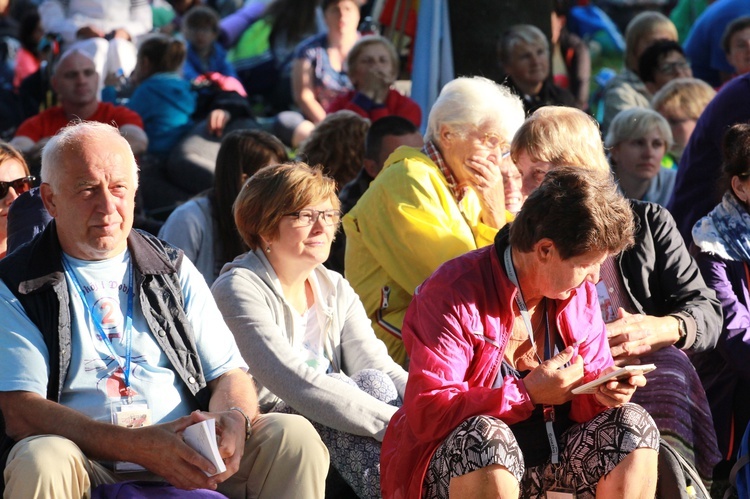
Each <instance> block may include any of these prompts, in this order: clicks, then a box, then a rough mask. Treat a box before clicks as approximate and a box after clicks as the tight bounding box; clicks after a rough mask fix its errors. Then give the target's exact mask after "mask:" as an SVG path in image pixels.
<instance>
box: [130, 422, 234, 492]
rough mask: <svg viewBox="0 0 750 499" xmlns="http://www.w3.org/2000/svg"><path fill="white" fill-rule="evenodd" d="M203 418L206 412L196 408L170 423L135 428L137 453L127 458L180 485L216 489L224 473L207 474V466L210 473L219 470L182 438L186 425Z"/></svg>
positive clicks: (188, 488) (183, 487)
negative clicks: (202, 412) (209, 475)
mask: <svg viewBox="0 0 750 499" xmlns="http://www.w3.org/2000/svg"><path fill="white" fill-rule="evenodd" d="M235 412H236V411H235ZM203 419H204V418H203V414H201V413H200V412H198V411H196V412H193V413H192V414H190V415H189V416H184V417H181V418H179V419H176V420H175V421H171V422H169V423H163V424H158V425H153V426H146V427H143V428H138V429H137V430H133V432H134V434H133V435H134V440H135V441H134V446H135V456H133V457H130V456H128V458H127V459H128V460H129V461H132V462H134V463H137V464H140V465H141V466H143V467H145V468H146V469H148V470H149V471H151V472H152V473H156V474H157V475H159V476H161V477H163V478H164V479H165V480H167V481H168V482H169V483H171V484H172V485H174V486H175V487H177V488H180V489H186V490H193V489H211V490H215V489H216V486H217V484H218V483H219V482H220V480H219V479H218V478H219V477H220V476H223V474H222V475H217V476H214V477H208V476H206V474H205V473H204V472H203V471H204V470H205V471H206V472H208V473H214V472H215V471H216V470H215V469H214V467H213V465H212V464H211V463H210V462H209V461H208V460H207V459H206V458H204V457H203V456H201V455H200V454H199V453H198V452H196V451H195V450H193V449H192V448H191V447H190V446H189V445H187V444H186V443H185V442H184V441H183V440H182V432H183V431H184V430H185V428H187V427H188V426H190V425H192V424H195V423H198V422H200V421H202V420H203Z"/></svg>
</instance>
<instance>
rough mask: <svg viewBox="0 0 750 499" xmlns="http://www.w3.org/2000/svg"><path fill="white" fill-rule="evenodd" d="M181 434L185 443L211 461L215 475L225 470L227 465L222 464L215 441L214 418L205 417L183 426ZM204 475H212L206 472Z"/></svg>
mask: <svg viewBox="0 0 750 499" xmlns="http://www.w3.org/2000/svg"><path fill="white" fill-rule="evenodd" d="M182 436H183V438H184V439H185V443H186V444H188V445H189V446H190V447H192V448H193V449H195V450H196V451H198V454H200V455H201V456H203V457H205V458H206V459H208V460H209V461H211V462H212V463H213V465H214V467H215V468H216V470H217V472H216V473H215V475H218V474H219V473H224V472H225V471H226V470H227V467H226V466H224V461H223V460H222V459H221V455H219V447H218V445H217V443H216V420H215V419H207V420H205V421H201V422H200V423H195V424H194V425H191V426H188V427H187V428H185V431H184V432H183V433H182ZM204 473H205V472H204ZM206 475H208V476H214V475H209V474H208V473H206Z"/></svg>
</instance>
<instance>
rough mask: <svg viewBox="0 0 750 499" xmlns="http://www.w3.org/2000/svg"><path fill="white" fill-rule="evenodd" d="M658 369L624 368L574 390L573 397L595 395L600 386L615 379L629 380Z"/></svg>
mask: <svg viewBox="0 0 750 499" xmlns="http://www.w3.org/2000/svg"><path fill="white" fill-rule="evenodd" d="M654 369H656V366H655V365H654V364H638V365H632V366H623V367H621V368H620V369H618V370H617V371H612V372H610V373H607V374H603V375H601V376H599V377H598V378H596V379H595V380H594V381H589V382H588V383H586V384H585V385H581V386H579V387H578V388H573V390H572V391H573V395H581V394H583V393H594V392H595V391H596V390H597V388H599V385H602V384H604V383H606V382H607V381H611V380H613V379H616V380H623V379H627V378H629V377H630V376H633V375H634V374H646V373H650V372H651V371H653V370H654Z"/></svg>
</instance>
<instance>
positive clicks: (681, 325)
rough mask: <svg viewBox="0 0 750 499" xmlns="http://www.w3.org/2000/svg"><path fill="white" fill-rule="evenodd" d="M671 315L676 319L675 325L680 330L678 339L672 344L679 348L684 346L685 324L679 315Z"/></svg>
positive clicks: (685, 336)
mask: <svg viewBox="0 0 750 499" xmlns="http://www.w3.org/2000/svg"><path fill="white" fill-rule="evenodd" d="M672 317H674V318H675V319H677V325H678V328H679V330H680V339H678V340H677V341H676V342H675V344H674V346H676V347H677V348H680V349H681V348H683V347H684V346H685V342H686V341H687V324H685V319H683V318H682V317H680V316H679V315H672Z"/></svg>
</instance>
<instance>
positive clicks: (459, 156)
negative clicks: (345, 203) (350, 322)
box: [343, 77, 524, 366]
mask: <svg viewBox="0 0 750 499" xmlns="http://www.w3.org/2000/svg"><path fill="white" fill-rule="evenodd" d="M523 119H524V111H523V105H522V103H521V100H520V98H518V97H517V96H515V95H513V94H512V93H511V92H510V91H509V90H508V89H507V88H505V87H502V86H499V85H497V84H495V83H493V82H492V81H490V80H487V79H485V78H480V77H474V78H457V79H456V80H454V81H452V82H450V83H448V84H447V85H446V86H445V87H444V88H443V90H442V91H441V93H440V96H439V97H438V99H437V101H436V102H435V104H434V106H433V108H432V110H431V112H430V116H429V118H428V122H427V132H426V134H425V145H424V147H423V148H422V149H421V150H418V149H414V148H411V147H405V146H404V147H400V148H398V149H396V151H395V152H394V153H393V154H392V155H391V156H390V157H389V158H388V159H387V160H386V162H385V166H384V168H383V171H382V172H381V173H380V174H379V175H378V177H377V178H376V179H375V180H374V181H373V182H372V184H370V188H369V189H368V190H367V192H365V194H364V195H363V196H362V198H360V200H359V201H358V202H357V204H356V206H355V207H354V208H353V209H352V210H351V211H350V212H349V213H348V214H347V215H346V216H345V217H344V221H343V224H344V231H345V232H346V237H347V247H346V265H345V267H346V277H347V279H348V280H349V282H350V283H351V285H352V286H353V287H354V290H355V291H356V292H357V294H359V296H360V298H361V299H362V303H363V304H364V306H365V310H366V311H367V314H368V315H369V316H370V319H371V320H372V322H373V328H374V329H375V333H376V334H377V335H378V337H380V339H381V340H383V342H384V343H385V344H386V346H387V347H388V352H389V353H390V355H391V357H393V359H394V360H395V361H396V362H398V363H400V364H402V365H404V366H406V365H407V358H406V352H405V350H404V346H403V343H402V341H401V324H402V322H403V318H404V313H405V312H406V308H407V306H408V305H409V303H410V302H411V298H412V295H413V293H414V289H415V288H416V287H417V286H418V285H419V284H421V283H422V281H423V280H424V279H426V278H427V277H428V276H429V275H430V274H431V273H432V272H433V271H434V270H435V269H436V268H437V267H438V266H439V265H440V264H442V263H443V262H445V261H447V260H450V259H451V258H454V257H457V256H459V255H462V254H464V253H466V252H467V251H471V250H474V249H477V248H479V247H482V246H486V245H488V244H491V243H492V241H493V240H494V238H495V234H497V231H498V230H499V229H500V228H501V227H502V226H503V225H505V223H506V221H507V220H508V219H509V218H510V217H511V215H510V214H509V213H508V212H506V209H505V200H504V187H503V174H504V173H505V174H507V173H508V172H503V171H502V170H503V168H506V169H509V168H512V166H511V165H512V164H511V163H510V162H504V161H503V159H504V158H505V157H506V156H507V155H508V154H509V150H510V141H511V139H512V137H513V134H514V133H515V131H516V130H517V129H518V127H520V125H521V123H522V122H523Z"/></svg>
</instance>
